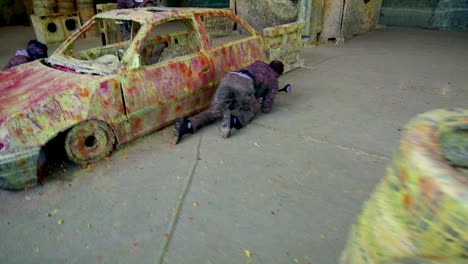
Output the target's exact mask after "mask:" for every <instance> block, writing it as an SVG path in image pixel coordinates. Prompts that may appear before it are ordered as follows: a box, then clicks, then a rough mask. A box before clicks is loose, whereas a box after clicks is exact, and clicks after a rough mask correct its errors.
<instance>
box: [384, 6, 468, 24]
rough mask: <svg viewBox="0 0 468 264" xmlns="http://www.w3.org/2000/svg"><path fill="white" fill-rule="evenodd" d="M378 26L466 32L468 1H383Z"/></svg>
mask: <svg viewBox="0 0 468 264" xmlns="http://www.w3.org/2000/svg"><path fill="white" fill-rule="evenodd" d="M380 24H383V25H391V26H405V27H423V28H432V29H442V30H467V29H468V0H384V1H383V4H382V12H381V14H380Z"/></svg>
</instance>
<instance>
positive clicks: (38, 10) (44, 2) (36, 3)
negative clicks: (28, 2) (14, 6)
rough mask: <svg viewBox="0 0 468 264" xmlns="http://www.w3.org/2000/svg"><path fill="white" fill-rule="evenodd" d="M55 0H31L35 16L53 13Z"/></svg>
mask: <svg viewBox="0 0 468 264" xmlns="http://www.w3.org/2000/svg"><path fill="white" fill-rule="evenodd" d="M56 6H57V5H56V3H55V0H33V11H34V14H35V15H37V16H44V15H49V14H53V13H55V7H56Z"/></svg>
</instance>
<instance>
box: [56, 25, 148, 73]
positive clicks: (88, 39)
mask: <svg viewBox="0 0 468 264" xmlns="http://www.w3.org/2000/svg"><path fill="white" fill-rule="evenodd" d="M140 28H141V24H139V23H138V22H135V21H132V20H119V19H100V18H95V23H94V25H93V26H91V27H88V29H87V30H85V31H83V32H81V33H80V34H79V35H78V36H77V38H76V39H75V40H73V41H72V42H70V43H69V44H68V45H67V46H66V47H65V50H64V52H63V55H65V58H67V57H68V58H70V64H78V65H65V66H67V67H71V68H75V67H74V66H76V67H77V68H86V69H87V70H85V71H92V70H93V69H95V70H96V71H100V70H101V71H103V72H110V71H115V70H116V69H117V68H118V67H119V66H120V64H121V62H122V58H123V56H124V54H125V53H126V51H127V49H128V47H129V46H130V43H131V42H132V41H133V38H134V37H135V36H136V34H137V33H138V30H139V29H140ZM97 29H99V32H100V35H96V32H97ZM67 64H68V63H67Z"/></svg>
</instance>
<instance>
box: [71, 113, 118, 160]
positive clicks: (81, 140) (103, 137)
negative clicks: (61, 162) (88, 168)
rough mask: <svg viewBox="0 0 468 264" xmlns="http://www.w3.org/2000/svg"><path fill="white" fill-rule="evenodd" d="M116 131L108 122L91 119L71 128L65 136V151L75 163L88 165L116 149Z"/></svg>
mask: <svg viewBox="0 0 468 264" xmlns="http://www.w3.org/2000/svg"><path fill="white" fill-rule="evenodd" d="M114 145H115V133H114V131H113V129H112V128H111V127H110V126H109V125H108V124H106V123H104V122H102V121H97V120H90V121H86V122H83V123H80V124H78V125H76V126H74V127H73V128H71V129H70V130H69V131H68V133H67V136H66V138H65V151H66V153H67V156H68V158H69V159H70V160H71V161H73V162H74V163H77V164H80V165H86V164H89V163H93V162H96V161H98V160H100V159H102V158H105V157H107V156H109V155H110V154H111V153H112V151H113V150H114Z"/></svg>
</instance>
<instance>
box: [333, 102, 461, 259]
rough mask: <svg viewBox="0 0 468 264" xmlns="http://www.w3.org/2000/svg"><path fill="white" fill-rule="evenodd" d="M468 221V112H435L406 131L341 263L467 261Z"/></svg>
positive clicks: (362, 214)
mask: <svg viewBox="0 0 468 264" xmlns="http://www.w3.org/2000/svg"><path fill="white" fill-rule="evenodd" d="M467 223H468V110H465V109H453V110H435V111H431V112H428V113H425V114H422V115H419V116H417V117H416V118H414V119H412V120H411V121H410V122H409V123H408V124H407V125H406V126H405V130H404V132H403V133H402V136H401V141H400V146H399V148H398V150H397V152H396V154H395V156H394V157H393V160H392V163H391V164H390V166H389V167H388V168H387V175H386V177H385V178H384V179H383V180H382V181H381V182H380V183H379V185H378V186H377V188H376V189H375V191H374V193H373V194H372V196H371V197H370V198H369V200H368V201H367V202H366V203H365V205H364V207H363V211H362V213H361V214H360V215H359V217H358V219H357V222H356V223H355V224H354V225H353V227H352V230H351V233H350V236H349V238H348V242H347V245H346V248H345V250H344V252H343V254H342V257H341V260H340V263H341V264H364V263H400V262H396V261H397V260H402V259H409V260H410V262H408V263H462V262H459V261H460V260H462V259H463V258H466V254H467V253H466V245H467V243H468V228H467ZM411 260H413V262H411ZM415 260H418V262H414V261H415ZM429 260H430V261H429ZM464 260H465V261H466V259H464ZM432 261H434V262H432ZM402 263H406V262H402ZM464 263H466V262H464Z"/></svg>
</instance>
